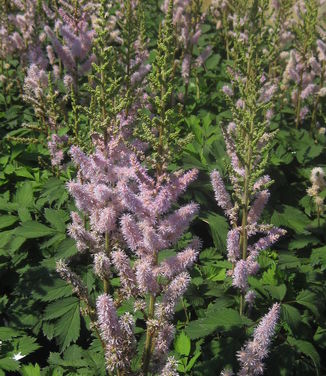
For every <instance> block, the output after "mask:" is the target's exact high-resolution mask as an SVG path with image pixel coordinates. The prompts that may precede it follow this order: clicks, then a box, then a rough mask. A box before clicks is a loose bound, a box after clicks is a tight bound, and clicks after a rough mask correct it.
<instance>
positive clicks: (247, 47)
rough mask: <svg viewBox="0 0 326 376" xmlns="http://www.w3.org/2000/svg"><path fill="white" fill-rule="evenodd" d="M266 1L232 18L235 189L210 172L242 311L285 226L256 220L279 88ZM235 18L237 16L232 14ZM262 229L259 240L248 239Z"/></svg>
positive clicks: (228, 136)
mask: <svg viewBox="0 0 326 376" xmlns="http://www.w3.org/2000/svg"><path fill="white" fill-rule="evenodd" d="M267 11H268V2H266V1H263V0H262V1H259V4H258V6H257V7H254V6H253V8H251V9H249V10H248V13H247V15H246V16H245V18H244V19H245V20H246V21H245V22H243V21H241V22H240V18H239V17H238V18H236V20H235V25H236V29H235V31H234V35H235V36H239V35H240V34H242V35H243V38H242V40H241V41H239V39H238V38H235V39H233V48H232V51H233V52H232V55H233V56H232V58H233V60H234V65H231V66H230V67H229V74H230V79H231V86H224V87H223V92H224V93H225V97H226V101H227V103H228V104H229V106H230V109H231V113H232V122H230V123H229V124H228V125H227V127H225V128H224V130H223V133H224V140H225V144H226V150H227V154H228V155H229V158H230V162H231V164H230V168H229V177H230V182H231V184H232V188H233V195H232V198H233V200H231V197H230V195H229V193H228V192H227V190H226V188H225V186H224V183H223V180H222V178H221V175H220V173H219V172H218V171H213V172H212V174H211V179H212V185H213V188H214V191H215V198H216V200H217V203H218V204H219V206H220V207H221V208H222V209H223V210H224V211H225V214H226V216H227V217H228V219H229V221H230V223H231V225H232V229H231V230H230V231H229V233H228V238H227V251H228V259H229V261H230V262H231V263H232V264H233V268H232V271H231V274H232V279H233V285H234V286H235V287H237V288H238V289H239V290H240V294H241V295H240V304H239V311H240V314H241V315H242V314H244V310H245V303H246V302H247V303H248V304H249V305H251V304H253V299H254V294H253V292H251V291H250V289H249V284H248V277H249V276H250V275H253V274H256V273H257V272H258V270H259V264H258V262H257V259H258V255H259V252H261V251H262V250H264V249H266V248H268V247H270V246H271V245H272V244H273V243H275V242H276V241H277V240H278V238H279V237H280V236H281V235H282V234H284V231H283V230H281V229H278V228H276V227H273V226H272V225H265V224H259V220H260V217H261V214H262V212H263V209H264V207H265V205H266V204H267V201H268V198H269V191H268V187H269V185H270V184H271V180H270V178H269V176H268V175H265V170H266V166H267V161H268V155H269V151H270V148H271V141H272V139H273V137H274V132H272V131H270V130H269V119H270V118H271V117H272V116H273V112H272V108H271V99H272V98H273V95H274V94H275V92H276V90H277V81H275V80H273V79H268V76H267V73H265V72H264V68H265V67H268V58H269V56H270V54H269V53H268V51H263V45H264V38H265V36H266V33H268V26H267V25H266V24H265V22H266V17H265V15H264V13H265V12H267ZM235 17H237V16H236V15H235ZM258 234H260V235H261V236H262V237H261V238H260V239H259V240H256V241H252V239H253V237H256V236H257V235H258Z"/></svg>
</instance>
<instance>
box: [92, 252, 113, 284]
mask: <svg viewBox="0 0 326 376" xmlns="http://www.w3.org/2000/svg"><path fill="white" fill-rule="evenodd" d="M110 269H111V263H110V260H109V258H108V257H107V256H106V254H105V253H104V252H99V253H96V254H95V255H94V273H95V274H96V275H98V276H99V277H100V278H101V279H109V278H110V276H111V271H110Z"/></svg>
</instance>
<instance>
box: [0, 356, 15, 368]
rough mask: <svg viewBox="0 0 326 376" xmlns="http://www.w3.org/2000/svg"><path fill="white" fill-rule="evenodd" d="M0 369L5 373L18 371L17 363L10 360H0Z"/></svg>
mask: <svg viewBox="0 0 326 376" xmlns="http://www.w3.org/2000/svg"><path fill="white" fill-rule="evenodd" d="M0 368H1V369H4V370H5V371H18V370H19V363H18V362H17V361H16V360H14V359H12V358H2V359H0Z"/></svg>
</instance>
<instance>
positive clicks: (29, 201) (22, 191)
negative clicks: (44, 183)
mask: <svg viewBox="0 0 326 376" xmlns="http://www.w3.org/2000/svg"><path fill="white" fill-rule="evenodd" d="M14 202H16V203H17V204H19V206H21V207H25V208H28V207H30V206H32V205H33V203H34V198H33V187H32V183H31V182H25V183H24V184H23V185H21V186H20V187H19V188H18V189H17V192H16V195H15V197H14Z"/></svg>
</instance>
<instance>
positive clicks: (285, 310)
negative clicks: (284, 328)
mask: <svg viewBox="0 0 326 376" xmlns="http://www.w3.org/2000/svg"><path fill="white" fill-rule="evenodd" d="M282 318H283V320H284V321H285V322H286V323H287V324H288V325H289V326H290V328H292V329H295V328H296V327H297V326H298V325H299V324H300V322H301V315H300V312H299V310H297V309H296V308H295V307H292V306H291V305H289V304H282Z"/></svg>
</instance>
